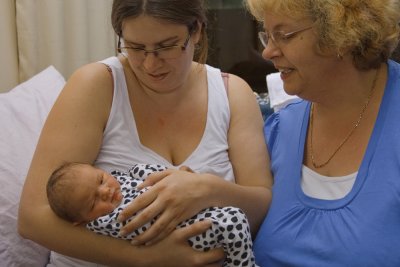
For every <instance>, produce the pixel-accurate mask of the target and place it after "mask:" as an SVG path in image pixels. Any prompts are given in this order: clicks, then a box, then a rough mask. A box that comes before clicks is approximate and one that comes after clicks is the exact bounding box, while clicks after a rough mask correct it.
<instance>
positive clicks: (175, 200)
mask: <svg viewBox="0 0 400 267" xmlns="http://www.w3.org/2000/svg"><path fill="white" fill-rule="evenodd" d="M213 179H215V177H213ZM205 180H206V178H205V177H204V176H203V175H201V174H196V173H193V172H189V171H182V170H172V169H168V170H165V171H162V172H158V173H154V174H152V175H150V176H149V177H147V178H146V181H145V182H144V183H143V184H142V185H141V187H146V186H150V185H151V188H150V189H149V190H148V191H146V192H144V193H143V194H141V195H140V196H139V197H137V198H136V199H135V200H134V201H132V203H131V204H129V205H128V206H127V207H126V208H125V209H124V210H123V211H122V212H121V214H120V216H119V220H125V219H127V218H129V217H131V216H133V215H134V214H135V213H137V212H138V214H136V215H135V218H133V219H132V220H131V221H130V222H129V223H128V224H126V225H125V226H124V227H123V228H122V229H121V232H120V234H121V235H126V234H129V233H130V232H132V231H134V230H135V229H137V228H139V227H141V226H143V225H144V224H146V223H147V222H149V221H151V220H153V219H154V218H156V217H157V219H156V221H155V223H154V224H153V225H152V226H151V227H150V228H149V229H148V230H146V231H145V232H144V233H143V234H141V235H139V236H137V237H135V238H134V240H133V241H132V244H135V245H143V244H153V243H155V242H157V241H159V240H161V239H163V238H165V237H166V236H167V235H169V234H170V233H171V232H172V231H173V230H174V229H175V228H176V226H177V225H178V224H179V223H181V222H183V221H184V220H186V219H189V218H191V217H193V216H194V215H195V214H197V213H198V212H200V211H201V210H203V209H204V208H206V207H209V206H211V205H210V204H209V203H207V200H206V199H205V197H204V196H206V195H207V193H206V190H207V189H206V186H204V185H205V184H206V183H207V181H205Z"/></svg>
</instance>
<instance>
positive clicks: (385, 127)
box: [247, 0, 400, 267]
mask: <svg viewBox="0 0 400 267" xmlns="http://www.w3.org/2000/svg"><path fill="white" fill-rule="evenodd" d="M247 4H248V7H249V9H250V11H251V12H252V14H253V15H255V17H256V18H257V19H259V20H260V21H262V23H263V26H264V29H265V31H264V32H261V33H260V34H259V36H260V39H261V42H262V44H263V45H264V47H265V48H264V51H263V57H264V58H266V59H269V60H271V61H272V62H273V63H274V65H275V67H276V68H277V69H278V70H279V71H280V73H281V78H282V80H283V83H284V89H285V91H286V92H287V93H288V94H290V95H298V96H299V97H301V98H302V99H304V100H301V101H298V102H296V103H293V104H291V105H289V106H288V107H286V108H285V109H283V110H281V111H280V112H279V113H277V114H274V115H273V116H272V117H271V118H270V119H269V120H268V121H267V123H266V125H265V135H266V139H267V141H268V149H269V152H270V155H271V168H272V171H273V174H274V180H275V184H274V187H273V199H272V204H271V207H270V210H269V213H268V215H267V217H266V219H265V220H264V222H263V224H262V226H261V229H260V231H259V233H258V236H257V238H256V241H255V255H256V261H257V263H258V264H259V265H260V266H324V267H327V266H352V267H355V266H363V267H364V266H400V253H399V247H400V157H399V155H400V138H399V137H400V122H399V114H400V104H399V103H400V65H399V64H397V63H395V62H394V61H391V60H389V59H388V58H389V57H390V55H391V53H392V51H393V49H394V48H395V47H396V45H397V43H398V40H399V21H400V2H399V1H398V0H329V1H328V0H313V1H311V0H247Z"/></svg>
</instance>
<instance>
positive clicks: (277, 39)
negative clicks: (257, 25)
mask: <svg viewBox="0 0 400 267" xmlns="http://www.w3.org/2000/svg"><path fill="white" fill-rule="evenodd" d="M311 28H312V26H309V27H306V28H303V29H300V30H296V31H293V32H288V33H285V32H284V31H274V32H272V33H268V32H259V33H258V38H259V39H260V41H261V44H262V45H263V46H264V48H265V47H267V45H268V42H269V40H272V41H273V42H274V43H275V45H276V46H278V47H280V46H281V45H284V44H286V43H287V42H288V41H289V40H290V39H291V38H292V37H294V36H296V34H298V33H300V32H303V31H306V30H309V29H311Z"/></svg>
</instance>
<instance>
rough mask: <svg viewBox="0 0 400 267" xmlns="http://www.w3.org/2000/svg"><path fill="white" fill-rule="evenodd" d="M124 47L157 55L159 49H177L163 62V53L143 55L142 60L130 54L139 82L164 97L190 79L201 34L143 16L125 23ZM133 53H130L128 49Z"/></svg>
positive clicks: (123, 32) (128, 55)
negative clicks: (156, 50)
mask: <svg viewBox="0 0 400 267" xmlns="http://www.w3.org/2000/svg"><path fill="white" fill-rule="evenodd" d="M122 36H123V44H122V46H125V47H131V48H136V49H145V50H147V51H153V50H155V49H160V48H165V47H171V46H179V47H185V49H181V48H178V49H177V48H176V47H175V48H173V49H175V51H176V53H173V54H174V55H173V58H170V55H169V56H167V58H163V57H164V54H163V52H159V53H157V52H156V53H151V52H150V53H143V54H146V55H145V56H144V55H143V54H142V56H141V57H139V56H136V57H135V55H134V53H131V54H129V53H128V54H127V58H128V61H129V64H130V66H131V68H132V69H133V71H134V72H135V74H136V77H137V78H138V79H139V81H140V82H141V83H142V84H144V85H145V86H146V87H148V88H151V89H152V90H154V91H157V92H160V93H166V92H168V91H172V90H174V89H175V88H177V87H179V86H181V85H182V84H183V83H184V82H185V81H186V78H187V77H188V74H189V72H190V67H191V64H192V60H193V55H194V45H195V44H196V43H197V42H198V41H199V38H200V30H197V31H196V32H193V33H191V34H190V33H189V30H188V27H187V26H185V25H179V24H173V23H171V22H169V21H165V20H160V19H155V18H153V17H150V16H146V15H141V16H139V17H137V18H130V19H127V20H126V21H124V24H123V30H122ZM128 51H129V49H128Z"/></svg>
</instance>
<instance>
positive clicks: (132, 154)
mask: <svg viewBox="0 0 400 267" xmlns="http://www.w3.org/2000/svg"><path fill="white" fill-rule="evenodd" d="M101 62H102V63H103V64H106V65H108V66H109V67H110V68H111V69H112V74H113V78H114V96H113V101H112V106H111V111H110V116H109V118H108V122H107V125H106V129H105V130H104V136H103V144H102V147H101V149H100V153H99V155H98V157H97V160H96V162H95V165H96V166H97V167H99V168H102V169H104V170H106V171H111V170H115V169H117V170H127V169H128V168H129V167H131V166H132V165H134V164H136V163H145V164H146V163H147V164H160V165H164V166H166V167H168V168H179V167H180V166H181V165H186V166H188V167H190V168H191V169H192V170H193V171H195V172H201V173H204V172H207V173H212V174H215V175H217V176H220V177H222V178H224V179H225V180H227V181H231V182H234V181H235V178H234V174H233V169H232V164H231V162H230V161H229V155H228V148H229V146H228V137H227V135H228V129H229V122H230V109H229V101H228V96H227V93H226V90H225V85H224V82H223V79H222V76H221V71H220V70H219V69H216V68H213V67H211V66H208V65H206V69H207V82H208V112H207V122H206V127H205V130H204V134H203V137H202V139H201V141H200V143H199V145H198V146H197V148H196V149H195V150H194V151H193V152H192V154H191V155H190V156H189V157H188V158H187V159H186V160H185V161H184V162H182V164H181V165H179V166H173V165H172V164H171V163H170V162H169V161H167V160H166V159H165V158H163V157H162V156H160V155H158V154H157V153H155V152H154V151H152V150H151V149H149V148H147V147H145V146H144V145H142V144H141V143H140V139H139V135H138V132H137V128H136V123H135V118H134V116H133V114H132V108H131V105H130V102H129V96H128V89H127V86H126V80H125V74H124V70H123V67H122V64H121V62H120V61H119V59H118V58H117V57H110V58H107V59H105V60H103V61H101ZM50 261H51V263H50V264H49V265H48V267H66V266H75V267H80V266H81V267H83V266H85V267H88V266H93V267H94V266H101V265H97V264H94V263H89V262H84V261H81V260H77V259H72V258H70V257H66V256H63V255H60V254H58V253H55V252H52V253H51V257H50Z"/></svg>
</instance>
